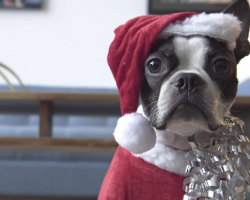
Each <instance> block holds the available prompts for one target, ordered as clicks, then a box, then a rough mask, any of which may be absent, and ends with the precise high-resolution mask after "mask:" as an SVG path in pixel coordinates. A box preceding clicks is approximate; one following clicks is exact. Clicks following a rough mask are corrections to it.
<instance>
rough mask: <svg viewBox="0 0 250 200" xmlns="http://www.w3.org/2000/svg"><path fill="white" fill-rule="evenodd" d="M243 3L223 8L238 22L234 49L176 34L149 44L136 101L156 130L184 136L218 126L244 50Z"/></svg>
mask: <svg viewBox="0 0 250 200" xmlns="http://www.w3.org/2000/svg"><path fill="white" fill-rule="evenodd" d="M246 4H247V1H241V0H239V1H236V3H234V4H232V5H231V6H229V7H228V8H227V9H226V10H225V11H224V12H225V13H232V14H234V15H235V16H237V17H238V19H239V20H240V21H242V31H241V34H240V36H239V38H238V39H237V42H236V43H237V45H236V48H235V49H234V50H230V49H229V48H227V46H226V45H225V44H224V43H223V42H220V41H218V40H216V39H213V38H210V37H207V36H199V35H192V36H180V35H178V34H176V35H172V36H171V37H169V38H168V39H167V40H166V41H164V42H163V43H161V44H160V45H156V46H154V47H153V48H152V50H151V52H150V54H149V56H148V57H147V59H146V61H145V74H144V78H143V81H142V85H141V91H140V101H141V104H142V107H143V110H144V113H145V115H146V117H147V118H148V119H149V121H150V123H151V126H152V127H154V128H155V129H156V130H161V131H162V130H168V131H170V132H174V133H177V134H179V135H182V136H187V135H191V134H194V133H196V132H199V131H206V132H212V131H214V130H215V129H217V128H218V127H219V126H220V125H223V122H224V117H225V116H229V115H230V108H231V106H232V104H233V102H234V99H235V96H236V93H237V86H238V80H237V69H236V66H237V63H238V62H239V61H240V60H241V59H242V58H243V57H244V56H246V55H248V54H249V42H248V40H247V39H248V33H249V21H250V18H249V16H250V13H249V7H248V5H246Z"/></svg>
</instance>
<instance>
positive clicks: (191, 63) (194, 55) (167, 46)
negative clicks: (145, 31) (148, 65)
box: [150, 36, 234, 68]
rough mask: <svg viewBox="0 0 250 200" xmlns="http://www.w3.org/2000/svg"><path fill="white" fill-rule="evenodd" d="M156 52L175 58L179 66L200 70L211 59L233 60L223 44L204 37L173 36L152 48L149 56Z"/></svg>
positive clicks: (231, 53) (230, 52) (231, 54)
mask: <svg viewBox="0 0 250 200" xmlns="http://www.w3.org/2000/svg"><path fill="white" fill-rule="evenodd" d="M158 52H164V53H165V54H167V55H171V56H172V57H176V58H177V59H178V61H179V63H178V64H179V66H183V65H185V66H186V67H191V68H196V67H197V68H201V67H202V66H204V64H205V62H206V61H207V60H209V59H210V58H212V57H216V56H217V57H219V56H221V57H227V58H230V59H232V60H234V54H233V51H231V50H229V49H228V48H227V47H226V45H225V44H224V43H223V42H219V41H217V40H215V39H213V38H209V37H206V36H191V37H190V36H189V37H188V36H173V37H171V38H169V39H168V40H166V41H164V42H162V43H161V44H158V46H154V47H153V48H152V49H151V53H150V55H151V56H154V54H157V53H158Z"/></svg>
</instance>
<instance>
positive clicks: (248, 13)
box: [223, 0, 250, 63]
mask: <svg viewBox="0 0 250 200" xmlns="http://www.w3.org/2000/svg"><path fill="white" fill-rule="evenodd" d="M223 13H230V14H233V15H234V16H236V17H238V19H239V20H240V21H242V31H241V34H240V36H239V38H238V39H237V41H236V44H237V46H236V48H235V50H234V55H235V59H236V61H237V63H238V62H239V61H240V60H241V59H242V58H244V57H245V56H247V55H249V52H250V45H249V42H248V33H249V25H250V8H249V4H248V2H247V0H236V1H235V2H233V3H232V4H231V5H229V6H228V7H227V8H226V9H225V10H224V11H223Z"/></svg>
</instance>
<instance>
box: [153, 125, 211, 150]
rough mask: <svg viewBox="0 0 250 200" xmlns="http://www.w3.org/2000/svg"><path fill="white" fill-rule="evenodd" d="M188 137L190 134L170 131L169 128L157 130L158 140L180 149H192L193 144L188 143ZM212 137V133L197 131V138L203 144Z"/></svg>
mask: <svg viewBox="0 0 250 200" xmlns="http://www.w3.org/2000/svg"><path fill="white" fill-rule="evenodd" d="M188 137H189V136H181V135H180V134H178V133H175V132H170V131H168V130H165V131H160V132H159V131H157V130H156V138H157V142H158V143H161V144H163V145H165V146H169V147H172V148H174V149H180V150H184V151H187V150H190V149H191V146H190V145H189V143H188ZM211 137H212V134H211V133H207V132H206V133H205V132H199V133H196V135H195V140H196V141H197V142H199V143H201V144H203V143H205V142H208V141H209V140H210V138H211Z"/></svg>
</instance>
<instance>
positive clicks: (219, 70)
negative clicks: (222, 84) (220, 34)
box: [213, 60, 231, 74]
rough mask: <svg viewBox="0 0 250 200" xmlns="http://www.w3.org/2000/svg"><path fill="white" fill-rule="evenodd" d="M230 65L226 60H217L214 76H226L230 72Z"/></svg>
mask: <svg viewBox="0 0 250 200" xmlns="http://www.w3.org/2000/svg"><path fill="white" fill-rule="evenodd" d="M230 68H231V67H230V63H229V62H228V61H227V60H218V61H217V62H215V64H214V67H213V71H214V72H215V73H216V74H228V73H229V72H230Z"/></svg>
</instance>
